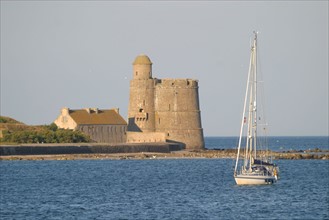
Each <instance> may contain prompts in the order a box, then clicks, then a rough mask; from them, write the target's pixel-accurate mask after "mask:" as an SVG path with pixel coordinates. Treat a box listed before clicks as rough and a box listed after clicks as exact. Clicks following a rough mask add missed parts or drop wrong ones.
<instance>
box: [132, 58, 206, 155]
mask: <svg viewBox="0 0 329 220" xmlns="http://www.w3.org/2000/svg"><path fill="white" fill-rule="evenodd" d="M198 88H199V87H198V81H197V80H192V79H156V78H154V79H153V78H152V62H151V60H150V58H149V57H148V56H146V55H139V56H137V57H136V59H135V61H134V63H133V79H132V80H131V81H130V100H129V108H128V136H127V138H128V142H149V140H156V138H150V137H151V136H152V135H153V136H155V137H158V136H157V135H159V134H160V133H161V134H163V136H164V137H165V138H164V139H165V140H166V141H171V142H179V143H182V144H184V146H185V148H186V149H203V148H204V138H203V130H202V126H201V116H200V107H199V92H198ZM129 132H130V133H132V132H142V133H144V134H145V135H144V136H143V135H139V136H138V137H139V138H136V135H135V136H134V140H132V138H129V137H132V136H133V135H129ZM135 134H136V133H135Z"/></svg>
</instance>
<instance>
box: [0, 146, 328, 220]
mask: <svg viewBox="0 0 329 220" xmlns="http://www.w3.org/2000/svg"><path fill="white" fill-rule="evenodd" d="M218 145H220V143H218ZM275 162H276V163H277V164H278V165H279V166H280V171H281V179H280V180H279V181H278V182H277V183H276V184H273V185H267V186H237V185H236V184H235V182H234V178H233V165H234V160H231V159H145V160H76V161H74V160H71V161H1V162H0V171H1V174H0V175H1V176H0V177H1V179H0V186H1V187H0V197H1V198H0V199H1V200H0V203H1V204H0V219H329V175H328V174H329V172H328V169H329V161H328V160H278V161H275Z"/></svg>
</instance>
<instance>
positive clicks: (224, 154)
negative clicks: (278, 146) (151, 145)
mask: <svg viewBox="0 0 329 220" xmlns="http://www.w3.org/2000/svg"><path fill="white" fill-rule="evenodd" d="M271 155H273V158H274V159H276V160H278V159H288V160H300V159H320V160H329V150H316V149H314V150H308V151H286V152H271ZM235 157H236V150H235V149H221V150H200V151H184V150H181V151H171V152H165V153H163V152H135V153H84V154H47V155H1V156H0V160H129V159H133V160H141V159H193V158H231V159H234V158H235Z"/></svg>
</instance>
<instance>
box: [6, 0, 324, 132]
mask: <svg viewBox="0 0 329 220" xmlns="http://www.w3.org/2000/svg"><path fill="white" fill-rule="evenodd" d="M253 30H258V31H260V34H259V51H260V52H259V53H260V62H261V70H262V73H263V75H264V79H265V92H266V94H265V95H266V98H267V99H266V110H267V118H268V123H269V125H270V127H269V133H270V135H285V136H286V135H328V1H280V2H277V1H264V2H262V1H200V2H199V1H191V2H189V1H169V2H166V1H156V2H149V1H147V2H143V1H123V2H122V1H99V2H89V1H68V2H65V1H61V2H59V1H1V115H5V116H10V117H13V118H15V119H17V120H19V121H22V122H24V123H26V124H49V123H51V122H52V121H53V120H55V119H56V117H57V116H58V115H59V113H60V109H61V108H62V107H64V106H67V107H70V108H85V107H98V108H115V107H119V108H120V113H121V115H122V116H123V117H124V118H127V108H128V100H129V80H130V79H131V78H132V62H133V60H134V58H135V57H136V56H137V55H138V54H141V53H145V54H147V55H148V56H149V57H150V58H151V60H152V62H153V76H154V77H157V78H193V79H198V80H199V96H200V108H201V116H202V126H203V128H204V134H205V135H206V136H237V135H238V134H239V128H240V120H241V114H242V107H243V99H244V93H245V84H246V78H247V71H248V62H249V47H250V38H251V37H252V32H253Z"/></svg>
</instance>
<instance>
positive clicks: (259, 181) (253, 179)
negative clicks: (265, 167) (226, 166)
mask: <svg viewBox="0 0 329 220" xmlns="http://www.w3.org/2000/svg"><path fill="white" fill-rule="evenodd" d="M234 179H235V182H236V184H237V185H269V184H273V183H275V182H276V181H277V178H276V177H275V176H259V175H246V174H240V175H236V176H234Z"/></svg>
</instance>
